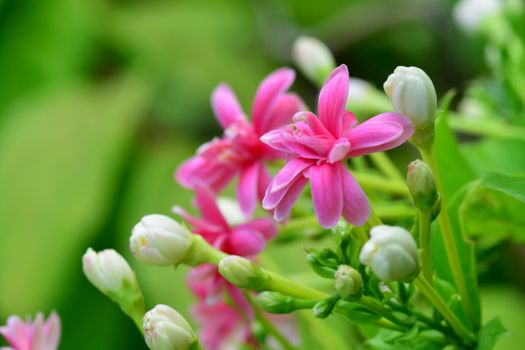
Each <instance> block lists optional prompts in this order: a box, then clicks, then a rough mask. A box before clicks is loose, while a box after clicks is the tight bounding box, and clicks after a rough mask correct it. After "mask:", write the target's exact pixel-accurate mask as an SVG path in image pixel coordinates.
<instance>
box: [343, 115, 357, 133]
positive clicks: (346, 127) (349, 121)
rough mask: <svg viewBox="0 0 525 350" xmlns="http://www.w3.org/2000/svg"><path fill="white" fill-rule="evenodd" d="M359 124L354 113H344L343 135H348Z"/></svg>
mask: <svg viewBox="0 0 525 350" xmlns="http://www.w3.org/2000/svg"><path fill="white" fill-rule="evenodd" d="M356 124H357V118H356V117H355V115H354V114H353V113H352V112H349V111H344V113H343V135H346V134H348V132H350V129H352V128H353V127H354V126H355V125H356Z"/></svg>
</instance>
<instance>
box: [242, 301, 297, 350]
mask: <svg viewBox="0 0 525 350" xmlns="http://www.w3.org/2000/svg"><path fill="white" fill-rule="evenodd" d="M244 296H245V297H246V300H248V302H249V303H250V306H251V307H252V310H253V312H254V314H255V318H256V319H257V320H258V321H259V322H260V323H261V325H262V326H263V327H264V329H265V330H266V332H267V333H268V334H270V335H271V336H273V337H274V338H275V339H276V340H277V341H278V342H279V343H280V344H281V345H282V347H283V348H284V349H286V350H295V349H296V348H295V347H294V346H293V345H292V344H291V343H290V342H289V341H288V339H286V337H285V336H284V335H283V334H282V333H281V332H280V331H279V330H278V329H277V328H276V327H275V326H274V325H273V324H272V323H271V322H270V321H268V319H267V318H266V316H265V315H264V314H263V312H262V311H261V309H260V307H259V305H257V304H256V303H255V302H254V301H253V298H252V297H251V295H250V294H249V293H246V292H245V293H244Z"/></svg>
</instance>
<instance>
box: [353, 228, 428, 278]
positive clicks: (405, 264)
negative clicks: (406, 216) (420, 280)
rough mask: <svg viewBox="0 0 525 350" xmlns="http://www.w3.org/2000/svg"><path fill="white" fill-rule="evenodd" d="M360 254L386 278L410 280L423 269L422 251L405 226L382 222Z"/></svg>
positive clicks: (373, 230)
mask: <svg viewBox="0 0 525 350" xmlns="http://www.w3.org/2000/svg"><path fill="white" fill-rule="evenodd" d="M370 237H371V238H370V239H369V240H368V242H366V243H365V245H364V246H363V248H362V249H361V253H360V254H359V261H361V263H362V264H364V265H368V266H370V268H371V269H372V271H374V273H375V274H376V275H377V277H379V278H380V279H381V280H382V281H385V282H390V281H399V282H410V281H412V279H414V277H416V276H417V274H418V273H419V253H418V250H417V244H416V241H415V240H414V238H413V237H412V235H411V234H410V232H408V231H407V230H405V229H404V228H402V227H397V226H387V225H379V226H376V227H374V228H372V230H371V231H370Z"/></svg>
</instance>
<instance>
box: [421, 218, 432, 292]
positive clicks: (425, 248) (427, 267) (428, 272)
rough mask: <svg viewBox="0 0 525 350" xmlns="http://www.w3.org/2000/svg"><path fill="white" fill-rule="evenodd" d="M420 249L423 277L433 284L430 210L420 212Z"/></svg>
mask: <svg viewBox="0 0 525 350" xmlns="http://www.w3.org/2000/svg"><path fill="white" fill-rule="evenodd" d="M418 217H419V220H418V221H419V248H420V249H421V265H422V267H423V276H425V279H426V280H427V281H428V283H430V284H432V258H431V255H430V220H431V217H432V212H431V211H430V210H419V211H418Z"/></svg>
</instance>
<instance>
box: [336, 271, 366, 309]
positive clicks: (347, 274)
mask: <svg viewBox="0 0 525 350" xmlns="http://www.w3.org/2000/svg"><path fill="white" fill-rule="evenodd" d="M335 289H336V290H337V292H338V293H339V295H340V296H341V299H343V300H348V301H351V300H356V299H359V298H360V297H361V294H362V293H363V279H362V278H361V274H360V273H359V271H357V270H356V269H354V268H353V267H351V266H348V265H339V268H338V269H337V272H336V273H335Z"/></svg>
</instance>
